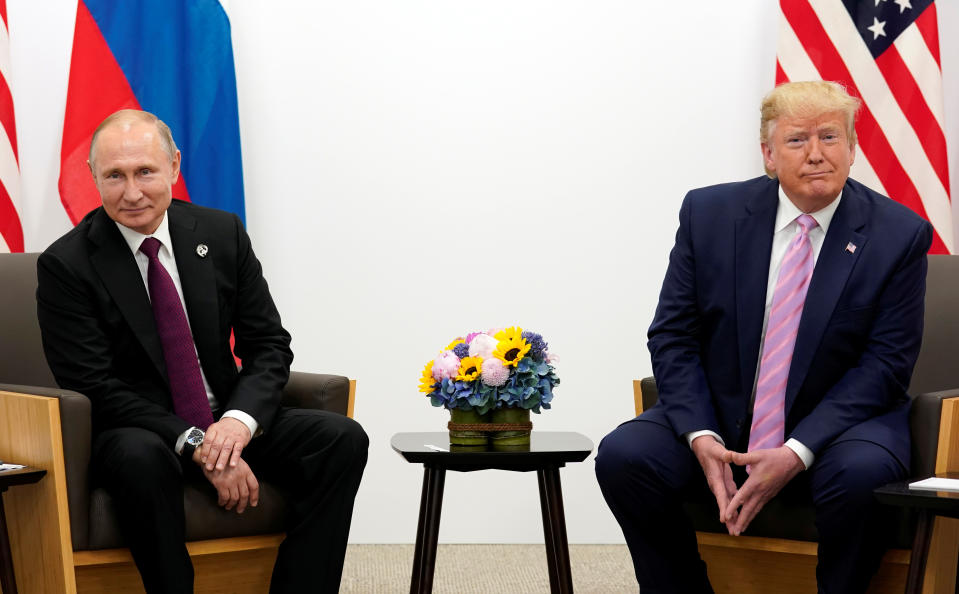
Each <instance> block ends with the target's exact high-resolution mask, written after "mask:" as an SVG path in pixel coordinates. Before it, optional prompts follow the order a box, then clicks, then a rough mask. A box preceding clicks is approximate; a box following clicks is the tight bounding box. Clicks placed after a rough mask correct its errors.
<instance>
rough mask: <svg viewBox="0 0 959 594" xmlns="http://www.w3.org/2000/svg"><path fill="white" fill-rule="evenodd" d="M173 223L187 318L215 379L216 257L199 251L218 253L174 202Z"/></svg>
mask: <svg viewBox="0 0 959 594" xmlns="http://www.w3.org/2000/svg"><path fill="white" fill-rule="evenodd" d="M167 216H168V217H169V220H170V239H171V240H172V242H173V257H174V258H175V259H176V265H177V270H178V271H179V273H180V286H181V287H182V288H183V301H184V302H186V311H187V317H189V319H190V329H191V330H192V331H193V341H194V344H196V350H197V354H198V355H199V356H200V364H201V365H203V364H204V362H206V365H203V367H204V371H205V372H206V375H207V380H208V381H211V383H212V380H213V378H212V377H211V374H210V370H209V369H210V368H209V367H208V365H209V364H210V362H212V361H216V352H217V346H216V342H217V336H218V331H217V328H218V324H219V319H220V316H219V306H218V304H217V291H216V272H215V270H214V267H213V260H214V254H209V253H208V252H203V254H204V255H203V256H202V257H201V256H200V254H199V252H198V247H199V246H200V245H201V244H203V245H205V246H207V249H208V250H212V249H216V248H215V246H214V244H213V242H212V240H211V239H212V238H210V237H206V236H205V235H204V233H203V231H202V229H199V228H198V225H197V220H196V219H195V218H194V217H193V216H191V215H190V214H189V213H187V212H185V211H184V210H183V209H182V208H181V207H180V205H179V204H178V203H177V202H176V201H174V202H173V203H172V204H171V205H170V209H169V210H167Z"/></svg>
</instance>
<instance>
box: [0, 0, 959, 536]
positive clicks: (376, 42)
mask: <svg viewBox="0 0 959 594" xmlns="http://www.w3.org/2000/svg"><path fill="white" fill-rule="evenodd" d="M7 4H8V7H9V19H10V38H11V49H12V53H13V56H12V59H13V63H12V77H11V78H12V84H13V96H14V102H15V107H16V110H17V118H18V120H17V124H18V129H19V139H20V150H21V152H20V158H21V169H22V178H23V180H22V181H23V205H22V208H23V209H24V217H23V218H24V224H25V227H26V229H25V233H26V236H27V245H28V249H30V250H35V251H36V250H42V249H43V248H44V247H45V246H46V245H47V244H48V243H49V242H50V241H52V240H53V239H54V238H55V237H57V236H58V235H59V234H61V233H62V232H63V231H65V229H66V228H67V225H68V223H67V221H66V217H65V216H64V215H63V214H62V209H60V208H59V204H58V195H57V188H56V180H57V171H58V166H59V146H60V134H61V129H62V120H63V106H64V102H65V92H66V84H67V83H66V81H67V73H68V68H69V55H70V45H71V40H72V34H73V19H74V11H75V9H74V7H75V2H74V0H45V1H44V2H35V1H33V0H8V1H7ZM937 4H938V8H939V18H940V31H955V30H956V28H957V26H959V6H957V5H956V3H955V2H942V1H941V2H939V3H937ZM776 5H777V3H776V2H772V1H770V0H742V1H740V2H736V3H734V7H733V8H730V6H731V4H730V3H720V2H713V1H710V0H686V1H683V2H657V3H655V4H654V3H651V2H630V1H602V2H589V3H587V2H572V1H560V2H556V1H547V0H529V1H521V2H504V1H493V2H465V1H457V2H442V1H439V0H434V1H427V0H410V1H407V2H390V1H388V0H366V1H358V2H329V1H323V2H307V1H299V2H298V1H294V0H273V1H271V2H269V3H267V2H254V1H252V0H232V2H230V4H229V6H228V8H229V12H230V17H231V21H232V25H233V44H234V52H235V58H236V71H237V85H238V91H239V101H240V119H241V122H240V124H241V133H242V142H243V157H244V158H243V161H244V178H245V184H246V204H247V221H248V226H249V229H250V233H251V235H252V237H253V241H254V246H255V247H256V249H257V252H258V255H259V257H260V259H261V260H262V262H263V266H264V268H265V270H266V274H267V278H268V280H269V281H270V284H271V288H272V290H273V294H274V297H275V299H276V301H277V303H278V305H279V308H280V311H281V312H282V314H283V320H284V323H285V325H286V326H287V327H288V328H289V329H290V330H291V332H292V334H293V339H294V344H293V347H294V350H295V352H296V360H295V361H294V363H293V366H294V368H295V369H298V370H306V371H325V372H336V373H342V374H345V375H348V376H350V377H352V378H356V379H357V380H358V381H359V389H358V395H357V403H356V418H357V420H359V421H360V422H361V423H362V424H363V425H364V427H365V428H366V430H367V432H368V433H369V435H370V438H371V446H370V460H369V466H368V468H367V471H366V475H365V478H364V480H363V485H362V487H361V489H360V493H359V496H358V498H357V502H356V512H355V515H354V523H353V531H352V540H353V541H354V542H412V541H413V540H414V537H415V529H416V517H417V508H418V500H419V495H420V485H421V477H422V469H421V467H419V466H413V465H410V464H407V463H406V462H404V461H403V460H402V459H401V458H400V457H399V456H398V455H396V454H395V453H393V452H392V451H391V449H390V447H389V439H390V436H391V435H392V434H393V433H394V432H397V431H428V430H437V431H439V430H442V429H443V428H444V427H445V423H446V421H447V415H446V413H445V412H444V411H443V410H441V409H434V408H432V407H430V406H429V404H428V402H427V401H426V400H425V399H424V398H423V397H422V396H421V395H420V394H419V393H418V392H417V389H416V387H417V381H418V376H419V373H420V370H421V369H422V367H423V365H424V363H425V362H426V361H427V360H429V359H430V358H432V357H433V356H434V355H435V354H436V352H437V351H438V350H439V349H440V348H442V347H444V346H445V345H446V344H447V342H449V340H450V339H452V338H453V337H455V336H457V335H459V334H462V333H464V332H467V331H470V330H473V329H483V328H487V327H490V326H506V325H514V324H518V325H522V326H523V327H524V328H529V329H532V330H536V331H538V332H541V333H542V334H543V335H544V336H545V337H546V338H547V339H548V340H549V343H550V348H551V350H552V351H553V352H555V353H558V354H559V355H560V357H561V361H560V363H559V365H558V372H559V374H560V376H561V378H562V385H561V386H560V387H559V388H557V391H556V399H555V401H554V408H553V410H550V411H547V412H546V414H543V415H540V416H535V415H534V419H533V420H534V423H535V425H536V428H537V430H575V431H580V432H582V433H585V434H586V435H588V436H589V437H590V438H592V439H593V441H594V443H597V444H598V442H599V440H600V439H601V438H602V436H603V435H604V434H605V433H607V432H608V431H609V430H610V429H612V428H613V427H614V426H615V425H616V424H617V423H619V422H621V421H623V420H625V419H627V418H629V417H630V416H632V406H633V404H632V392H631V380H632V379H633V378H639V377H643V376H645V375H649V373H650V364H649V356H648V352H647V350H646V347H645V331H646V327H647V326H648V324H649V321H650V319H651V316H652V314H653V311H654V308H655V304H656V298H657V294H658V290H659V285H660V283H661V281H662V275H663V272H664V270H665V266H666V257H667V253H668V250H669V248H670V247H671V244H672V239H673V234H674V232H675V227H676V223H677V212H678V209H679V204H680V201H681V200H682V197H683V195H684V193H685V192H686V191H687V190H689V189H690V188H693V187H697V186H701V185H706V184H711V183H718V182H723V181H731V180H738V179H745V178H748V177H753V176H755V175H760V174H762V168H761V161H760V158H759V148H758V140H757V119H758V118H757V115H758V103H759V100H760V98H761V96H762V95H763V94H764V93H765V92H766V91H767V90H768V89H769V88H771V86H772V84H773V73H774V61H775V46H776V25H777V23H776V18H777V9H776ZM144 42H149V40H144ZM941 42H942V68H943V73H944V78H945V89H946V123H947V126H948V133H947V139H948V142H949V143H950V144H949V149H950V164H951V170H952V173H953V175H952V179H953V180H955V179H956V178H959V157H957V152H956V149H957V148H959V36H956V35H949V34H944V35H941ZM91 84H95V81H91ZM186 174H187V175H202V172H186ZM956 189H957V187H956V183H955V182H954V183H953V189H952V192H953V196H956V195H957V194H956ZM562 474H563V487H564V494H565V501H566V512H567V525H568V532H569V539H570V541H571V542H578V543H591V542H621V541H622V535H621V533H620V532H619V530H618V527H617V526H616V524H615V522H614V521H613V518H612V516H611V515H610V514H609V512H608V510H607V508H606V506H605V504H604V503H603V500H602V497H601V495H600V492H599V488H598V486H597V485H596V481H595V478H594V474H593V457H592V456H591V457H590V458H589V459H588V460H587V461H586V462H585V463H583V464H574V465H571V466H569V467H567V468H566V469H565V470H563V472H562ZM538 506H539V501H538V495H537V488H536V477H535V475H532V474H515V473H505V472H499V471H492V472H483V473H468V474H459V473H451V474H450V475H449V476H448V477H447V483H446V498H445V505H444V517H443V523H442V528H441V532H440V539H441V541H444V542H537V541H541V540H542V526H541V521H540V513H539V509H538Z"/></svg>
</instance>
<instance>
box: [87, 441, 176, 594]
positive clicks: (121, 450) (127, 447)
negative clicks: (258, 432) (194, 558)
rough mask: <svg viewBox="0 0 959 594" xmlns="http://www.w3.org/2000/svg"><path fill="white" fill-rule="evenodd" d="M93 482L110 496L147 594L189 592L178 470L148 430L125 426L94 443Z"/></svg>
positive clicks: (172, 455)
mask: <svg viewBox="0 0 959 594" xmlns="http://www.w3.org/2000/svg"><path fill="white" fill-rule="evenodd" d="M92 461H93V475H94V480H95V482H96V483H97V484H98V485H99V486H103V487H105V488H106V490H107V491H108V492H109V493H110V496H111V497H112V499H113V503H114V507H115V509H116V512H117V515H118V519H119V523H120V530H121V532H122V534H123V537H124V539H125V541H126V543H127V546H129V547H130V553H131V554H132V555H133V560H134V562H135V563H136V566H137V569H138V570H139V571H140V577H141V578H142V579H143V586H144V588H145V589H146V591H147V592H148V593H149V594H183V593H190V592H193V565H192V563H191V562H190V556H189V554H188V553H187V550H186V544H185V541H186V537H185V519H184V512H183V470H182V467H181V466H180V461H179V459H178V458H177V456H176V455H175V453H174V452H173V450H172V449H171V448H170V446H169V445H167V444H166V443H164V442H163V440H162V439H161V438H160V437H159V436H158V435H157V434H156V433H153V432H152V431H147V430H145V429H138V428H134V427H125V428H119V429H110V430H108V431H104V432H102V433H100V434H99V435H98V436H97V438H96V439H95V441H94V443H93V452H92Z"/></svg>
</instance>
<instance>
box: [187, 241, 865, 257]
mask: <svg viewBox="0 0 959 594" xmlns="http://www.w3.org/2000/svg"><path fill="white" fill-rule="evenodd" d="M197 249H199V248H197ZM846 251H847V252H849V253H850V254H855V253H856V244H854V243H853V242H851V241H850V242H849V243H847V244H846Z"/></svg>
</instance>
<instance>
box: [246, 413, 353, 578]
mask: <svg viewBox="0 0 959 594" xmlns="http://www.w3.org/2000/svg"><path fill="white" fill-rule="evenodd" d="M368 446H369V440H368V438H367V436H366V433H364V432H363V429H362V428H361V427H360V425H359V424H358V423H356V422H355V421H353V420H352V419H350V418H348V417H345V416H343V415H338V414H335V413H330V412H326V411H318V410H306V409H291V408H284V409H281V410H280V412H279V413H278V414H277V418H276V420H275V421H274V423H273V425H272V427H271V428H270V431H269V433H267V434H266V435H263V436H261V437H257V438H256V439H254V440H253V441H252V442H250V445H249V446H248V447H247V449H246V450H245V451H244V454H243V456H244V458H245V459H247V461H248V462H249V463H250V466H251V468H252V469H253V472H254V474H256V476H257V477H263V479H265V480H268V481H270V482H273V483H276V484H278V485H280V486H281V487H284V488H286V489H287V490H288V491H289V492H290V501H291V508H292V509H291V511H290V514H289V522H288V527H287V536H286V539H285V540H284V541H283V543H282V544H281V545H280V550H279V554H278V556H277V560H276V565H275V567H274V569H273V578H272V581H271V586H270V591H271V592H273V593H279V592H296V593H305V592H337V591H338V589H339V585H340V577H341V575H342V572H343V560H344V558H345V556H346V543H347V539H348V537H349V532H350V522H351V519H352V515H353V501H354V498H355V497H356V492H357V489H359V485H360V479H361V478H362V476H363V469H364V468H365V466H366V458H367V448H368Z"/></svg>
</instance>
